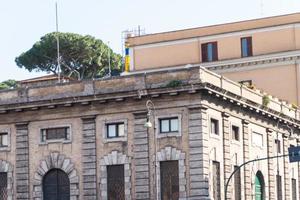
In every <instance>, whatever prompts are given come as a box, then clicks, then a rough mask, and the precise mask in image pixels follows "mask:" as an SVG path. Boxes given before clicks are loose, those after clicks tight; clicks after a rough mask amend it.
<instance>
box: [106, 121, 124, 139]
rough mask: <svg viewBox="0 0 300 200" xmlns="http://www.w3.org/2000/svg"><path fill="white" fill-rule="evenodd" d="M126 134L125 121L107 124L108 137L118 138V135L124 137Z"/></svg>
mask: <svg viewBox="0 0 300 200" xmlns="http://www.w3.org/2000/svg"><path fill="white" fill-rule="evenodd" d="M124 136H125V124H124V122H118V123H109V124H106V137H107V138H116V137H124Z"/></svg>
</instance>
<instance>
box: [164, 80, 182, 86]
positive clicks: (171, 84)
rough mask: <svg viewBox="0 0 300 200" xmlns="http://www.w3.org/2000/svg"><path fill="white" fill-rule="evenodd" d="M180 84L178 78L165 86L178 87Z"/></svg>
mask: <svg viewBox="0 0 300 200" xmlns="http://www.w3.org/2000/svg"><path fill="white" fill-rule="evenodd" d="M181 85H182V81H180V80H172V81H170V82H169V83H168V84H167V85H166V86H167V87H179V86H181Z"/></svg>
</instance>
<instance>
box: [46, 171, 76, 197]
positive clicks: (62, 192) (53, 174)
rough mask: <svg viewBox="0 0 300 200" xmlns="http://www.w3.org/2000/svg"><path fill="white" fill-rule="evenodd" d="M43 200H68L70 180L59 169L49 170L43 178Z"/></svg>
mask: <svg viewBox="0 0 300 200" xmlns="http://www.w3.org/2000/svg"><path fill="white" fill-rule="evenodd" d="M43 197H44V198H43V200H69V199H70V180H69V177H68V175H67V174H66V173H65V172H64V171H62V170H60V169H51V170H50V171H48V172H47V173H46V174H45V176H44V178H43Z"/></svg>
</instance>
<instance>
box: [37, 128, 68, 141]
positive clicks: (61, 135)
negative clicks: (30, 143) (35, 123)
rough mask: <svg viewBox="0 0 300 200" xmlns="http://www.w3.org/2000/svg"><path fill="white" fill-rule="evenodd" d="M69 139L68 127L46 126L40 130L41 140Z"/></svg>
mask: <svg viewBox="0 0 300 200" xmlns="http://www.w3.org/2000/svg"><path fill="white" fill-rule="evenodd" d="M61 139H63V140H69V139H70V127H57V128H47V129H42V130H41V141H42V142H45V141H46V140H61Z"/></svg>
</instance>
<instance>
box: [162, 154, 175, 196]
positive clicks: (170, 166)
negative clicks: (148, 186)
mask: <svg viewBox="0 0 300 200" xmlns="http://www.w3.org/2000/svg"><path fill="white" fill-rule="evenodd" d="M160 184H161V185H160V188H161V200H178V199H179V176H178V161H177V160H176V161H162V162H160Z"/></svg>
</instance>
